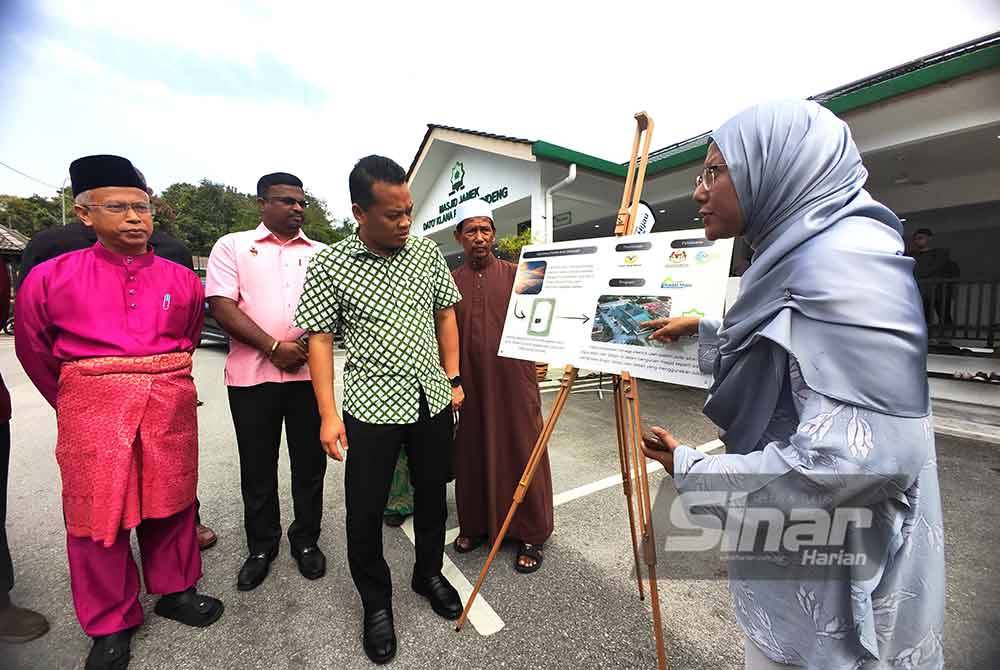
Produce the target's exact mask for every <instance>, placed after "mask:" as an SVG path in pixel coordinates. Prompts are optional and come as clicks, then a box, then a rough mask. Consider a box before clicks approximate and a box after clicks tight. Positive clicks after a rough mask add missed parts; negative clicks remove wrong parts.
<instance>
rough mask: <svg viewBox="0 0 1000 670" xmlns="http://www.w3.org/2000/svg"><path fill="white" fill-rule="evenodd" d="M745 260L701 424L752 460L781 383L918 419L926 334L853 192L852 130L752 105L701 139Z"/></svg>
mask: <svg viewBox="0 0 1000 670" xmlns="http://www.w3.org/2000/svg"><path fill="white" fill-rule="evenodd" d="M713 140H714V141H715V143H716V144H717V145H718V147H719V150H720V151H721V152H722V155H723V156H724V157H725V159H726V164H727V165H728V166H729V172H730V175H731V177H732V180H733V183H734V184H735V186H736V193H737V195H738V196H739V201H740V207H741V209H742V212H743V221H744V231H743V236H744V238H745V239H746V241H747V242H748V243H749V244H750V246H751V248H753V250H754V254H753V263H752V265H751V266H750V268H749V269H748V270H747V272H746V273H745V274H744V275H743V279H742V281H741V286H740V295H739V298H738V299H737V300H736V302H735V303H734V304H733V305H732V307H731V308H730V310H729V312H728V313H727V314H726V317H725V319H724V321H723V323H722V327H721V328H720V330H719V356H718V358H717V360H716V363H715V381H714V383H713V385H712V388H711V390H710V393H711V395H710V397H709V400H708V402H707V403H706V405H705V414H706V415H707V416H708V417H709V418H710V419H712V420H713V421H714V422H715V423H716V424H717V425H719V426H720V427H721V428H722V429H723V436H722V437H723V441H724V442H725V443H726V445H727V447H728V450H729V452H730V453H748V452H750V451H752V450H753V449H754V448H756V446H757V443H758V441H759V440H760V438H761V436H762V435H763V433H764V430H765V428H766V427H767V424H768V421H769V420H770V418H771V416H772V414H773V413H774V409H775V407H776V406H777V403H778V398H779V395H780V394H781V391H782V387H783V385H784V384H785V383H786V380H787V378H788V360H789V358H788V357H789V355H792V356H794V357H795V358H796V359H797V360H798V362H799V365H800V367H801V370H802V375H803V378H804V379H805V382H806V384H807V385H808V386H809V387H810V388H812V389H813V390H815V391H817V392H818V393H820V394H822V395H825V396H828V397H830V398H834V399H837V400H839V401H842V402H846V403H850V404H853V405H858V406H860V407H865V408H868V409H872V410H875V411H878V412H883V413H886V414H890V415H894V416H904V417H920V416H926V415H927V414H928V412H929V400H928V387H927V372H926V369H927V368H926V362H927V331H926V326H925V324H924V317H923V310H922V307H921V301H920V294H919V292H918V290H917V285H916V282H915V280H914V279H913V260H912V259H911V258H908V257H907V256H904V255H903V241H902V226H901V225H900V223H899V219H898V218H897V217H896V215H895V214H893V213H892V211H891V210H889V208H887V207H886V206H884V205H882V204H881V203H879V202H876V201H875V200H874V199H872V197H871V196H870V195H869V194H868V192H867V191H865V190H864V188H863V186H864V184H865V181H866V180H867V178H868V171H867V170H866V169H865V167H864V165H862V163H861V156H860V154H859V153H858V149H857V147H856V146H855V144H854V140H853V139H851V134H850V130H849V129H848V127H847V124H845V123H844V122H843V121H841V120H840V119H838V118H837V117H836V116H834V115H833V114H832V113H831V112H830V111H829V110H827V109H825V108H824V107H821V106H820V105H818V104H816V103H813V102H805V101H781V102H774V103H767V104H763V105H757V106H755V107H751V108H750V109H748V110H746V111H744V112H741V113H740V114H738V115H736V116H735V117H733V118H732V119H730V120H729V121H727V122H726V123H725V124H723V125H722V127H721V128H719V130H718V131H716V132H715V133H714V134H713Z"/></svg>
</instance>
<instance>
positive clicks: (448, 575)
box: [402, 516, 504, 637]
mask: <svg viewBox="0 0 1000 670" xmlns="http://www.w3.org/2000/svg"><path fill="white" fill-rule="evenodd" d="M402 529H403V532H404V533H406V537H408V538H410V542H413V543H414V544H416V537H415V536H414V534H413V517H412V516H411V517H409V518H408V519H407V520H406V522H405V523H404V524H403V525H402ZM450 533H454V535H455V536H457V535H458V529H457V528H455V529H453V530H452V531H449V534H450ZM446 538H447V536H446ZM452 539H454V538H452ZM441 574H443V575H444V576H445V579H447V580H448V581H449V582H451V585H452V586H454V587H455V590H457V591H458V595H459V596H460V597H461V598H462V604H463V605H464V604H465V603H467V602H469V596H471V595H472V584H471V583H470V582H469V580H468V579H466V578H465V575H463V574H462V571H461V570H459V569H458V566H456V565H455V564H454V563H452V561H451V559H450V558H448V555H447V554H445V555H444V566H443V567H442V568H441ZM477 576H478V575H477ZM468 621H469V623H471V624H472V626H473V627H474V628H475V629H476V631H477V632H478V633H479V634H480V635H482V636H483V637H488V636H490V635H493V633H496V632H498V631H499V630H501V629H502V628H503V627H504V622H503V620H502V619H500V617H499V616H497V613H496V612H495V611H494V610H493V608H492V607H490V604H489V603H488V602H486V598H484V597H483V594H482V593H480V594H479V595H477V596H476V602H474V603H473V604H472V609H471V610H469V618H468Z"/></svg>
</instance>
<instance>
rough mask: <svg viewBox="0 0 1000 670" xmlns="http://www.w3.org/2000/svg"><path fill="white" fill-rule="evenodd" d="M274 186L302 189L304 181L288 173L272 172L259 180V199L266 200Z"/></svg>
mask: <svg viewBox="0 0 1000 670" xmlns="http://www.w3.org/2000/svg"><path fill="white" fill-rule="evenodd" d="M272 186H296V187H298V188H302V180H301V179H299V178H298V177H296V176H295V175H293V174H290V173H288V172H272V173H271V174H266V175H264V176H263V177H261V178H260V179H258V180H257V197H258V198H266V197H267V191H268V189H270V188H271V187H272Z"/></svg>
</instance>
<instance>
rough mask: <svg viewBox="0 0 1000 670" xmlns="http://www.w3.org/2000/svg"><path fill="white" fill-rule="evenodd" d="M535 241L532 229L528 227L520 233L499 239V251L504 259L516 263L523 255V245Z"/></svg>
mask: <svg viewBox="0 0 1000 670" xmlns="http://www.w3.org/2000/svg"><path fill="white" fill-rule="evenodd" d="M533 243H534V239H533V238H532V237H531V229H527V230H525V231H523V232H522V233H520V234H518V235H507V236H506V237H501V238H499V239H497V253H498V254H499V255H500V257H501V258H503V259H504V260H507V261H510V262H512V263H516V262H517V260H518V259H519V258H520V257H521V247H525V246H527V245H529V244H533Z"/></svg>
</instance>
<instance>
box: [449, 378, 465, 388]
mask: <svg viewBox="0 0 1000 670" xmlns="http://www.w3.org/2000/svg"><path fill="white" fill-rule="evenodd" d="M448 381H449V382H451V387H452V388H453V389H457V388H458V387H459V386H461V385H462V378H461V377H459V376H458V375H455V376H454V377H452V378H451V379H449V380H448Z"/></svg>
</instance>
